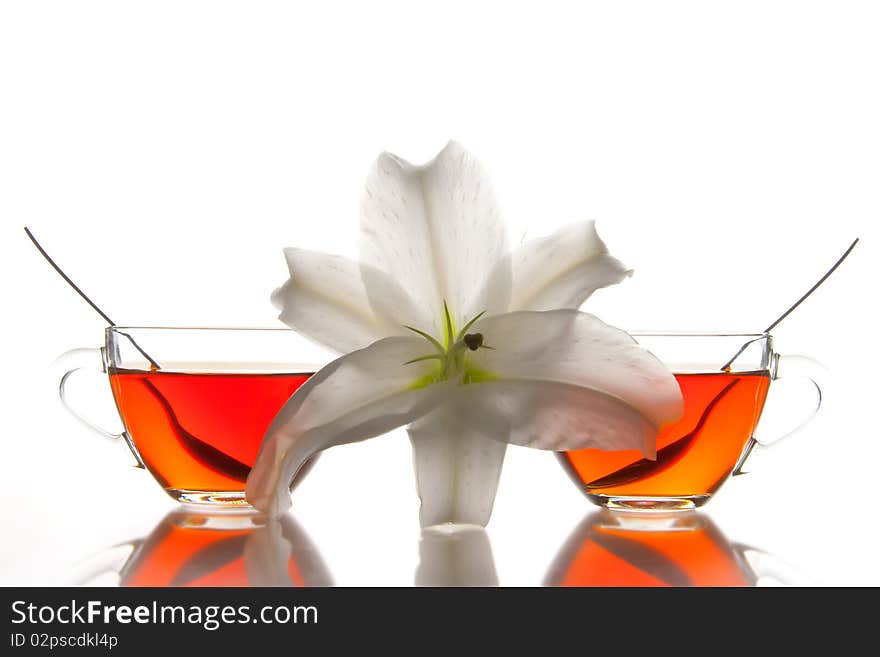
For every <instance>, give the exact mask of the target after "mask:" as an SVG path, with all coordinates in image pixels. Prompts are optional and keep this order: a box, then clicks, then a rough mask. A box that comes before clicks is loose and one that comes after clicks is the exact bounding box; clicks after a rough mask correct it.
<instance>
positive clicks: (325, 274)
mask: <svg viewBox="0 0 880 657" xmlns="http://www.w3.org/2000/svg"><path fill="white" fill-rule="evenodd" d="M284 256H285V257H286V258H287V266H288V269H289V270H290V279H289V280H288V281H287V282H286V283H285V284H284V285H283V286H281V287H280V288H278V289H277V290H275V292H274V293H273V294H272V302H273V303H274V304H275V306H276V307H277V308H279V310H281V314H280V315H279V316H278V318H279V319H280V320H281V321H282V322H284V323H285V324H287V325H288V326H290V327H291V328H293V329H296V330H297V331H298V332H300V333H302V334H303V335H306V336H308V337H309V338H311V339H312V340H314V341H315V342H318V343H320V344H323V345H325V346H327V347H330V348H331V349H334V350H335V351H338V352H340V353H346V352H349V351H352V350H354V349H360V348H361V347H365V346H367V345H368V344H370V343H372V342H375V341H376V340H379V339H381V338H383V337H388V336H392V335H402V334H403V332H404V331H405V329H404V328H403V324H406V323H417V322H424V321H425V318H424V317H423V316H421V315H419V313H418V311H417V309H416V307H415V304H414V303H413V302H412V300H411V299H410V297H409V295H408V294H407V293H406V292H405V291H404V290H403V288H401V287H400V285H399V284H397V283H396V282H395V281H394V280H393V279H391V278H390V277H388V275H387V274H385V273H383V272H380V271H378V270H376V269H374V268H372V267H368V266H362V265H359V264H358V263H355V262H353V261H351V260H348V259H347V258H343V257H341V256H334V255H328V254H324V253H319V252H316V251H306V250H303V249H284ZM367 285H369V287H370V288H371V289H372V290H373V291H374V295H373V296H374V297H375V298H376V299H379V300H381V302H380V303H378V304H373V303H371V301H370V298H368V297H367V292H366V289H365V287H366V286H367Z"/></svg>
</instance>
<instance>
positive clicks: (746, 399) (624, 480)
mask: <svg viewBox="0 0 880 657" xmlns="http://www.w3.org/2000/svg"><path fill="white" fill-rule="evenodd" d="M675 378H676V379H677V381H678V384H679V386H680V387H681V392H682V395H683V397H684V415H683V416H682V417H681V419H679V420H678V421H677V422H675V423H673V424H670V425H666V426H664V427H662V428H661V430H660V432H659V434H658V435H657V460H656V461H650V460H647V459H644V458H642V455H641V453H640V452H638V451H636V450H624V451H616V452H615V451H611V452H607V451H602V450H598V449H584V450H578V451H573V452H564V453H560V454H559V455H558V456H559V458H560V460H561V461H562V463H563V465H564V466H565V467H566V469H567V470H568V471H569V473H570V474H571V475H572V477H573V478H574V480H575V482H576V483H577V484H578V485H579V486H580V487H581V488H582V489H583V490H584V491H585V492H586V493H588V494H590V495H598V496H603V497H616V496H620V497H637V498H650V497H685V496H696V497H698V499H696V500H694V501H695V503H696V504H697V505H698V504H700V503H702V502H704V501H705V500H706V499H708V496H710V495H712V493H714V492H715V491H716V490H717V489H718V487H719V486H720V485H721V484H722V483H723V482H724V480H725V479H726V478H727V476H728V475H729V474H730V473H731V472H732V471H733V468H734V466H735V465H736V463H737V461H738V459H739V457H740V455H741V454H742V451H743V448H744V447H745V445H746V442H747V441H748V440H749V438H750V437H751V436H752V433H753V432H754V430H755V426H756V425H757V423H758V418H759V417H760V415H761V409H762V408H763V406H764V400H765V398H766V396H767V388H768V387H769V385H770V376H769V374H768V373H767V372H766V371H756V372H711V373H700V374H676V375H675Z"/></svg>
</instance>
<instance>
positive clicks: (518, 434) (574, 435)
mask: <svg viewBox="0 0 880 657" xmlns="http://www.w3.org/2000/svg"><path fill="white" fill-rule="evenodd" d="M469 392H470V394H469V395H468V396H467V399H466V400H462V401H460V402H459V406H460V410H459V413H458V415H459V417H461V418H462V420H463V421H466V422H467V423H468V425H469V426H471V427H472V430H473V431H475V432H480V433H483V434H484V435H485V436H487V437H488V438H493V439H495V440H504V441H509V442H511V443H513V444H514V445H523V446H525V447H533V448H536V449H548V450H555V451H564V450H570V449H585V448H587V447H594V448H598V449H608V450H618V449H637V450H641V451H642V452H643V453H644V454H645V455H647V456H650V457H653V455H654V450H655V438H656V435H657V431H656V429H655V428H654V427H652V426H651V424H650V423H649V422H647V421H646V420H645V418H644V417H643V416H642V415H641V414H640V413H639V412H638V411H637V410H636V409H635V408H633V407H632V406H630V405H628V404H625V403H624V402H622V401H620V400H619V399H617V398H615V397H611V396H609V395H606V394H604V393H601V392H597V391H595V390H592V389H590V388H584V387H580V386H574V385H570V384H567V383H555V382H552V381H490V382H487V383H481V384H479V385H475V386H473V390H472V391H469Z"/></svg>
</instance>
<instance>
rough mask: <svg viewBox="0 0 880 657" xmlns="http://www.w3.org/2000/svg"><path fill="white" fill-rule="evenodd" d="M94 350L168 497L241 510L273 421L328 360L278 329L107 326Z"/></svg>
mask: <svg viewBox="0 0 880 657" xmlns="http://www.w3.org/2000/svg"><path fill="white" fill-rule="evenodd" d="M101 352H102V359H103V366H104V369H105V371H106V372H107V374H108V376H109V380H110V387H111V389H112V392H113V398H114V401H115V402H116V408H117V410H118V411H119V416H120V418H121V420H122V423H123V425H124V427H125V431H124V433H123V434H121V435H120V436H119V437H122V438H124V439H125V440H126V442H127V443H128V446H129V447H130V448H131V451H132V452H133V454H134V455H135V458H136V459H137V460H138V462H139V464H140V465H142V466H143V467H144V468H146V469H147V470H148V471H149V472H150V474H152V475H153V477H154V478H155V479H156V481H158V482H159V484H161V485H162V487H163V488H164V489H165V491H166V492H167V493H168V494H169V495H170V496H171V497H173V498H174V499H176V500H179V501H181V502H189V503H199V504H212V505H225V506H240V507H246V506H248V505H247V501H246V499H245V485H246V481H247V477H248V474H249V473H250V470H251V468H252V467H253V464H254V462H255V460H256V457H257V454H258V452H259V449H260V445H261V443H262V439H263V435H264V434H265V432H266V429H267V428H268V427H269V424H270V423H271V422H272V419H273V418H274V417H275V415H276V414H277V413H278V411H279V410H280V409H281V407H282V406H283V405H284V403H285V402H286V401H287V400H288V399H289V398H290V396H291V395H293V393H294V392H296V390H297V389H298V388H299V387H300V386H301V385H302V384H303V383H304V382H305V381H306V380H307V379H308V378H309V376H311V374H312V373H314V372H315V371H316V370H317V369H320V367H321V366H322V364H323V363H326V362H327V361H328V360H329V357H328V355H327V353H326V352H324V351H322V350H321V349H320V348H319V347H316V346H313V345H311V344H310V343H308V342H306V341H305V340H303V339H302V338H301V337H299V336H297V334H296V333H295V332H293V331H290V330H286V329H204V328H123V327H112V328H108V329H107V330H106V341H105V346H104V348H103V349H102V350H101ZM279 359H280V360H279ZM68 374H69V373H68ZM65 378H66V377H65ZM63 397H64V382H63V381H62V399H63ZM103 433H106V432H103ZM306 470H307V468H302V469H301V472H300V473H299V474H298V475H297V479H296V480H295V481H294V484H293V485H295V484H296V483H297V481H298V480H299V479H300V478H301V477H302V476H304V474H305V471H306Z"/></svg>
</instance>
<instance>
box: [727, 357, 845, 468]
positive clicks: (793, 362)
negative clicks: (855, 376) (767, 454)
mask: <svg viewBox="0 0 880 657" xmlns="http://www.w3.org/2000/svg"><path fill="white" fill-rule="evenodd" d="M780 370H782V372H780ZM771 379H772V380H773V381H780V380H782V379H804V380H806V381H808V382H809V383H811V384H812V386H813V387H814V388H815V390H816V398H815V405H814V406H813V407H812V408H811V409H810V410H809V412H808V413H807V415H806V416H805V417H804V418H803V419H802V420H801V421H800V422H799V423H798V424H797V425H796V426H795V427H794V428H793V429H790V430H789V431H786V432H785V433H783V434H781V435H779V436H776V437H774V438H769V439H768V438H764V437H761V436H760V435H753V436H752V437H751V438H749V442H748V443H747V444H746V446H745V449H743V453H742V455H741V456H740V458H739V461H738V462H737V464H736V467H735V468H734V469H733V476H737V475H741V474H747V472H748V471H747V470H744V469H743V468H744V467H745V465H746V462H747V461H748V458H749V456H750V455H751V454H752V451H753V450H754V448H755V447H756V446H760V447H771V446H773V445H777V444H779V443H780V442H782V441H783V440H785V439H786V438H789V437H791V436H793V435H794V434H796V433H798V432H799V431H800V430H801V429H803V428H804V427H805V426H806V425H808V424H809V423H810V422H811V421H812V420H813V418H814V417H816V414H817V413H818V412H819V409H820V408H821V407H822V398H823V390H825V389H827V379H828V370H827V369H826V368H825V366H824V365H822V364H821V363H820V362H819V361H817V360H814V359H812V358H810V357H809V356H799V355H790V356H780V355H779V354H774V356H773V363H772V367H771ZM760 429H761V425H760V424H758V432H760Z"/></svg>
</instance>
